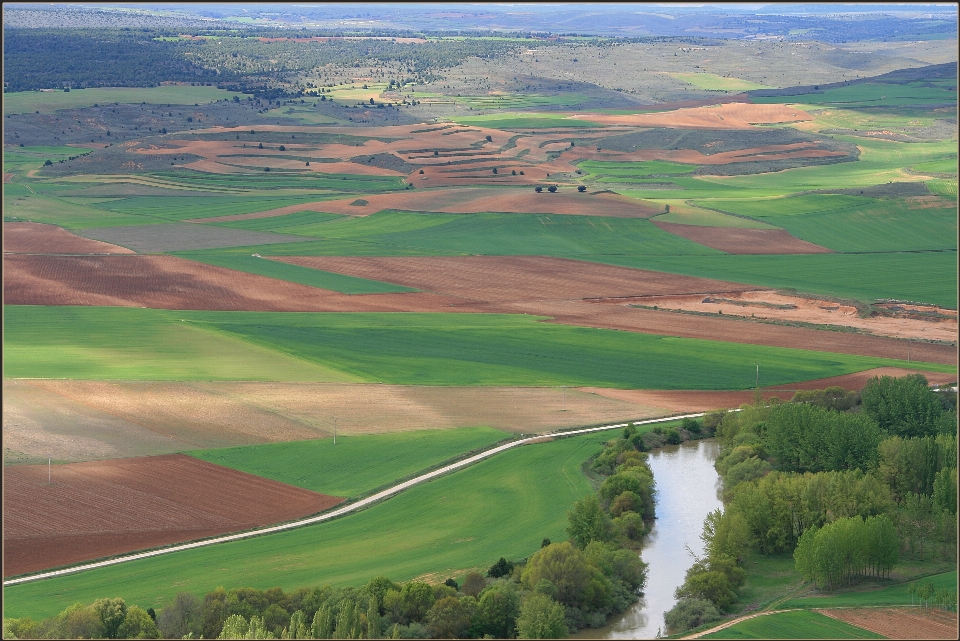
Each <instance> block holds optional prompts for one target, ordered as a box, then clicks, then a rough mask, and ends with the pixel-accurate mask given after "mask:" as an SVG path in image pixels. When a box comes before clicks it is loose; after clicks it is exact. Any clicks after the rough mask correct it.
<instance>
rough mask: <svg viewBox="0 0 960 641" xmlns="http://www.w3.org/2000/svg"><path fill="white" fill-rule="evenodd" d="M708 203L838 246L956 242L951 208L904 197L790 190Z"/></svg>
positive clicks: (866, 248)
mask: <svg viewBox="0 0 960 641" xmlns="http://www.w3.org/2000/svg"><path fill="white" fill-rule="evenodd" d="M710 206H712V207H715V208H717V209H721V210H723V211H726V212H730V213H733V214H739V215H741V216H751V217H755V218H758V219H760V220H762V221H764V222H767V223H772V224H774V225H777V226H779V227H782V228H783V229H786V230H787V231H788V232H790V233H791V234H793V235H794V236H796V237H797V238H801V239H803V240H806V241H809V242H811V243H815V244H817V245H821V246H823V247H827V248H829V249H833V250H834V251H840V252H890V251H916V250H930V249H956V248H957V211H956V208H955V207H950V208H918V207H915V206H911V205H910V204H909V203H907V202H906V201H904V200H893V199H883V200H881V199H878V198H863V197H860V196H842V195H820V194H815V195H808V196H793V197H789V198H777V199H767V200H754V201H720V200H714V201H711V202H710Z"/></svg>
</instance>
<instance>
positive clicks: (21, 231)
mask: <svg viewBox="0 0 960 641" xmlns="http://www.w3.org/2000/svg"><path fill="white" fill-rule="evenodd" d="M3 251H4V252H5V253H6V252H10V253H15V254H134V253H136V252H134V251H133V250H132V249H127V248H126V247H120V246H118V245H111V244H110V243H104V242H101V241H99V240H90V239H89V238H82V237H80V236H77V235H75V234H71V233H70V232H68V231H67V230H66V229H63V228H61V227H56V226H55V225H43V224H40V223H3Z"/></svg>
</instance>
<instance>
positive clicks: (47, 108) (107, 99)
mask: <svg viewBox="0 0 960 641" xmlns="http://www.w3.org/2000/svg"><path fill="white" fill-rule="evenodd" d="M235 95H243V94H236V93H234V92H232V91H224V90H222V89H217V88H216V87H203V86H196V87H195V86H192V85H191V86H186V85H163V86H160V87H102V88H98V89H75V90H73V91H67V92H65V91H16V92H13V93H4V94H3V113H4V115H6V114H22V113H32V112H34V111H39V112H40V113H53V112H54V111H57V110H59V109H81V108H83V107H92V106H93V105H95V104H104V105H106V104H112V103H115V102H122V103H124V104H140V103H141V102H146V103H148V104H152V105H160V104H170V105H193V104H199V103H209V102H216V101H217V100H224V99H226V100H233V97H234V96H235Z"/></svg>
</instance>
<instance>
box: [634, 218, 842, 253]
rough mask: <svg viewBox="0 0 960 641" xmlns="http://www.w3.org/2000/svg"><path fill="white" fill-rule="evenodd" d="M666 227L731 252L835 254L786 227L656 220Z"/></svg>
mask: <svg viewBox="0 0 960 641" xmlns="http://www.w3.org/2000/svg"><path fill="white" fill-rule="evenodd" d="M653 224H654V225H656V226H657V227H659V228H660V229H662V230H663V231H665V232H667V233H670V234H675V235H677V236H681V237H683V238H686V239H687V240H692V241H693V242H695V243H699V244H701V245H706V246H707V247H712V248H713V249H719V250H720V251H722V252H727V253H728V254H832V253H833V251H832V250H829V249H827V248H826V247H821V246H820V245H814V244H813V243H808V242H807V241H805V240H800V239H799V238H796V237H795V236H791V235H790V234H789V233H788V232H786V231H785V230H783V229H741V228H738V227H702V226H700V225H678V224H676V223H664V222H660V221H657V220H655V221H653Z"/></svg>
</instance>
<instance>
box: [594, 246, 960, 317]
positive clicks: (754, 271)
mask: <svg viewBox="0 0 960 641" xmlns="http://www.w3.org/2000/svg"><path fill="white" fill-rule="evenodd" d="M581 259H583V260H596V261H597V262H601V263H608V264H611V265H622V266H624V267H634V268H637V269H652V270H657V271H664V272H670V273H673V274H685V275H687V276H702V277H705V278H717V279H720V280H729V281H733V282H736V283H749V284H752V285H759V286H762V287H770V288H774V289H779V288H792V289H796V290H797V291H800V292H805V293H809V294H821V295H826V296H838V297H840V298H854V299H857V300H861V301H873V300H878V299H882V298H892V299H896V300H906V301H912V302H918V303H932V304H936V305H943V306H945V307H949V308H951V309H956V308H957V253H956V252H955V251H943V252H918V253H909V252H901V253H884V254H808V255H790V256H731V255H721V256H686V257H680V256H640V257H632V256H629V257H628V256H582V257H581Z"/></svg>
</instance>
